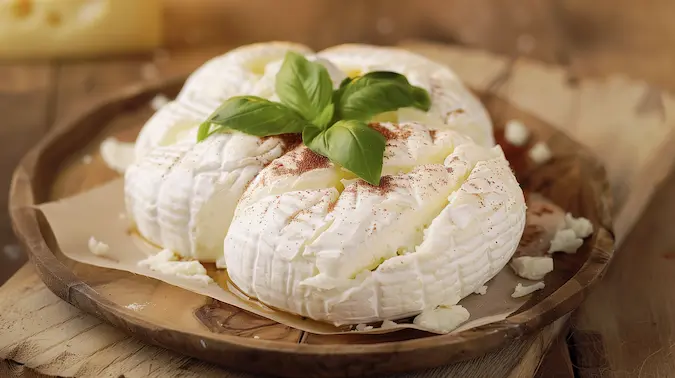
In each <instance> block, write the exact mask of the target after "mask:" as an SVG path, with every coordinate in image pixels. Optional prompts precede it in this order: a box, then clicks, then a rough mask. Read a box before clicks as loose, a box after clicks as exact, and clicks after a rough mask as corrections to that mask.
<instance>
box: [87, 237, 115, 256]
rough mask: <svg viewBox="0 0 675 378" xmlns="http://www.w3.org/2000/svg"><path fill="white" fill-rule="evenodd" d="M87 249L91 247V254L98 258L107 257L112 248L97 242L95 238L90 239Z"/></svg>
mask: <svg viewBox="0 0 675 378" xmlns="http://www.w3.org/2000/svg"><path fill="white" fill-rule="evenodd" d="M87 247H89V252H91V253H93V254H95V255H96V256H105V255H106V254H108V252H109V251H110V246H108V245H107V244H105V243H103V242H100V241H98V240H96V238H95V237H93V236H92V237H90V238H89V242H88V243H87Z"/></svg>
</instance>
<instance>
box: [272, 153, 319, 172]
mask: <svg viewBox="0 0 675 378" xmlns="http://www.w3.org/2000/svg"><path fill="white" fill-rule="evenodd" d="M289 154H290V155H289V156H291V157H292V159H293V163H294V164H293V165H294V167H288V166H286V165H284V163H278V162H277V163H275V165H274V166H273V167H272V170H273V172H274V173H276V174H278V175H300V174H303V173H305V172H309V171H311V170H314V169H320V168H328V167H329V166H330V160H328V158H327V157H325V156H321V155H319V154H316V153H314V152H313V151H312V150H310V149H309V148H307V147H304V146H300V147H297V148H296V149H295V150H293V151H291V152H289Z"/></svg>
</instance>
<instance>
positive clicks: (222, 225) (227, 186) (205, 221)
mask: <svg viewBox="0 0 675 378" xmlns="http://www.w3.org/2000/svg"><path fill="white" fill-rule="evenodd" d="M286 148H287V142H285V141H284V140H282V139H281V138H276V137H275V138H267V139H265V140H263V139H261V138H257V137H254V136H250V135H246V134H241V133H229V134H217V135H214V136H212V137H211V138H208V139H207V140H205V141H204V142H202V143H198V144H195V143H193V142H192V141H183V142H180V143H177V144H172V145H169V146H163V147H157V148H155V149H153V150H152V151H151V152H150V153H149V154H148V155H147V156H145V157H144V158H143V159H141V160H140V162H138V163H136V164H133V165H132V166H131V167H129V169H128V170H127V172H126V174H125V185H124V192H125V200H126V206H127V212H128V214H129V215H130V219H131V221H132V222H133V223H134V224H135V226H136V228H137V229H138V232H139V233H140V234H141V235H142V236H143V237H145V238H146V239H147V240H148V241H150V242H151V243H154V244H156V245H158V246H161V247H162V248H167V249H170V250H172V251H174V252H177V253H179V254H180V255H181V256H184V257H193V258H196V259H198V260H201V261H207V262H209V261H210V262H212V261H215V260H216V259H217V258H218V257H219V256H221V255H222V246H223V238H224V237H225V233H226V232H227V229H228V225H229V223H230V220H231V218H232V214H233V213H234V209H235V206H236V204H237V202H238V201H239V198H240V196H241V194H242V193H243V192H244V189H245V188H246V186H247V185H248V184H249V182H250V181H251V180H253V178H254V177H255V176H256V175H257V174H258V172H260V170H261V169H262V168H263V167H264V166H265V165H266V164H268V163H269V162H271V161H272V160H273V159H275V158H278V157H279V156H281V155H282V154H283V152H284V150H285V149H286Z"/></svg>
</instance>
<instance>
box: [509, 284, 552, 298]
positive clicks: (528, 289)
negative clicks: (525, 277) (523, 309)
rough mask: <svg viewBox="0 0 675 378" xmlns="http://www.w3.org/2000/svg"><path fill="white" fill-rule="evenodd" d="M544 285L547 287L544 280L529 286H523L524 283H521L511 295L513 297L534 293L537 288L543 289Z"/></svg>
mask: <svg viewBox="0 0 675 378" xmlns="http://www.w3.org/2000/svg"><path fill="white" fill-rule="evenodd" d="M544 287H546V285H544V282H537V283H535V284H532V285H529V286H523V284H521V283H519V284H518V285H516V288H515V289H514V290H513V294H511V297H513V298H520V297H524V296H526V295H529V294H532V293H534V292H535V291H537V290H541V289H543V288H544Z"/></svg>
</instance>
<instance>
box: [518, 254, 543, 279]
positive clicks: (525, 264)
mask: <svg viewBox="0 0 675 378" xmlns="http://www.w3.org/2000/svg"><path fill="white" fill-rule="evenodd" d="M510 265H511V268H513V271H514V272H515V273H516V274H517V275H518V276H519V277H522V278H525V279H528V280H533V281H538V280H541V279H543V278H544V276H545V275H546V274H548V273H550V272H552V271H553V259H552V258H551V257H549V256H521V257H515V258H513V259H512V260H511V264H510Z"/></svg>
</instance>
